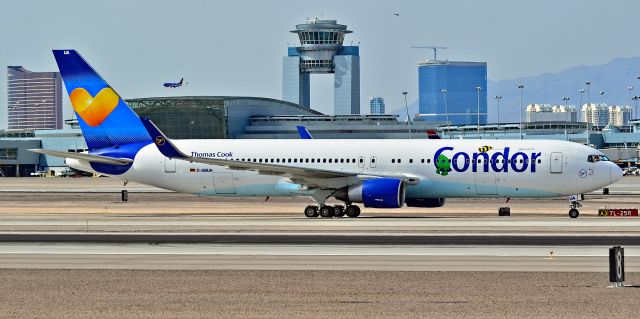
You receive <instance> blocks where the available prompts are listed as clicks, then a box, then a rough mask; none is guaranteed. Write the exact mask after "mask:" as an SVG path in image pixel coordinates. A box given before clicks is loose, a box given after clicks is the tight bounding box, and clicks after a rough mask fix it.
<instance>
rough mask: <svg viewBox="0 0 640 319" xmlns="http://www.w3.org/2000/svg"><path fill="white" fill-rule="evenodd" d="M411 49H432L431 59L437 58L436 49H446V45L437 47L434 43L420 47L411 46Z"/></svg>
mask: <svg viewBox="0 0 640 319" xmlns="http://www.w3.org/2000/svg"><path fill="white" fill-rule="evenodd" d="M411 48H412V49H431V50H433V60H434V61H435V60H438V50H446V49H447V47H439V46H435V45H429V46H422V47H411Z"/></svg>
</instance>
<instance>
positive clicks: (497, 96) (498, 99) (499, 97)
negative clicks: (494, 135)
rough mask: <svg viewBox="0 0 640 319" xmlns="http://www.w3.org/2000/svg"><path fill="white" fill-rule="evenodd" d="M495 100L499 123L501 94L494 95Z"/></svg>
mask: <svg viewBox="0 0 640 319" xmlns="http://www.w3.org/2000/svg"><path fill="white" fill-rule="evenodd" d="M494 98H495V99H496V102H497V103H498V124H500V100H501V99H502V95H496V96H494Z"/></svg>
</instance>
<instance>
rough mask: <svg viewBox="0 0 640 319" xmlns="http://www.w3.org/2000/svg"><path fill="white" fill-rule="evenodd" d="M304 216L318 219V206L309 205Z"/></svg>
mask: <svg viewBox="0 0 640 319" xmlns="http://www.w3.org/2000/svg"><path fill="white" fill-rule="evenodd" d="M304 215H305V216H307V217H309V218H315V217H318V206H313V205H309V206H307V207H305V208H304Z"/></svg>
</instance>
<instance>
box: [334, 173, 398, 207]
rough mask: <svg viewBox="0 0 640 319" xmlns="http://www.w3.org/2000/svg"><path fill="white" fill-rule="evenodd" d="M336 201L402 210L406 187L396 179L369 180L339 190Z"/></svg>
mask: <svg viewBox="0 0 640 319" xmlns="http://www.w3.org/2000/svg"><path fill="white" fill-rule="evenodd" d="M335 197H336V199H338V200H341V201H345V202H352V203H363V204H364V207H373V208H400V207H402V206H403V205H404V198H405V185H404V182H403V181H402V180H399V179H396V178H377V179H368V180H365V181H363V182H362V184H359V185H351V186H348V187H344V188H341V189H339V190H338V191H337V192H336V195H335Z"/></svg>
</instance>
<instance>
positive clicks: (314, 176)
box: [140, 118, 420, 188]
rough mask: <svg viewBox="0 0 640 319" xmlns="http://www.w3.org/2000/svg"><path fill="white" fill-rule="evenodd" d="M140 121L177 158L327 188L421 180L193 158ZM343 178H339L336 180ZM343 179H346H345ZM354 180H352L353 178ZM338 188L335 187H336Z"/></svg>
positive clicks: (163, 149)
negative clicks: (372, 181) (387, 179)
mask: <svg viewBox="0 0 640 319" xmlns="http://www.w3.org/2000/svg"><path fill="white" fill-rule="evenodd" d="M140 120H141V121H142V124H143V125H144V126H145V127H146V128H147V131H148V132H149V134H150V135H151V136H152V138H153V140H154V143H155V144H156V146H157V147H158V150H160V153H162V154H163V155H164V156H166V157H169V158H178V159H182V160H185V161H189V162H194V163H202V164H210V165H217V166H226V167H228V168H229V169H235V170H252V171H257V172H258V173H259V174H264V175H280V176H285V177H288V178H290V179H291V180H292V181H294V182H296V183H300V184H303V185H306V186H310V187H323V188H324V187H330V186H329V185H336V183H337V184H340V185H341V186H340V187H342V186H346V185H350V184H353V183H354V181H355V180H363V179H372V178H379V177H392V178H398V179H402V180H404V181H406V182H407V183H409V184H410V185H415V184H417V183H418V182H419V181H420V178H419V177H417V176H409V175H404V174H398V173H376V174H373V175H372V174H365V173H364V172H358V171H343V170H327V169H318V168H308V167H297V166H289V165H281V164H272V163H254V162H242V161H234V160H227V159H218V158H208V157H193V156H189V155H187V154H185V153H184V152H182V151H180V150H179V149H178V148H177V147H176V146H175V145H174V144H173V143H172V142H171V141H170V140H169V139H168V138H167V137H166V136H165V135H164V134H163V133H162V132H161V131H160V130H159V129H158V127H157V126H156V125H155V124H153V122H151V120H149V119H147V118H140ZM340 178H342V179H343V180H342V181H336V180H335V179H340ZM345 178H346V179H345ZM323 179H333V181H322V180H323ZM353 179H355V180H353ZM335 187H338V186H335Z"/></svg>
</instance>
